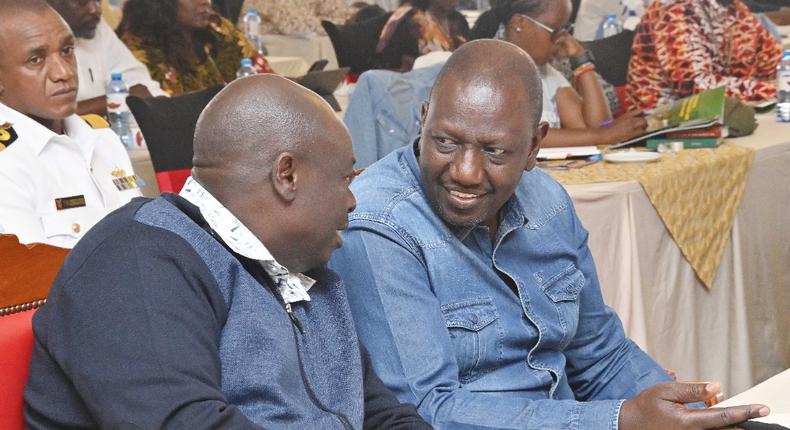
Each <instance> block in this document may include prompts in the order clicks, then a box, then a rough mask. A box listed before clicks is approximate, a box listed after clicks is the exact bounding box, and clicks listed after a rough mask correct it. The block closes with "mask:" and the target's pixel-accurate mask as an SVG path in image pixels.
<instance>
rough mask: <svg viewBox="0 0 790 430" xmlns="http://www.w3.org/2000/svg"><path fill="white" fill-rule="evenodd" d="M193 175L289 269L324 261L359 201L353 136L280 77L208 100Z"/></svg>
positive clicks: (249, 82)
mask: <svg viewBox="0 0 790 430" xmlns="http://www.w3.org/2000/svg"><path fill="white" fill-rule="evenodd" d="M193 164H194V169H193V171H192V174H193V176H194V178H195V179H196V180H197V181H198V182H199V183H200V184H201V185H203V187H205V188H206V189H207V190H208V191H209V192H210V193H211V194H212V195H213V196H214V197H215V198H216V199H217V200H219V201H220V203H222V204H223V206H225V207H226V208H227V209H228V210H230V212H231V213H233V214H234V215H235V216H236V217H237V218H238V219H239V220H240V221H241V222H242V223H243V224H244V225H245V226H246V227H247V228H248V229H249V230H250V231H251V232H252V233H253V234H255V236H256V237H258V239H259V240H261V242H263V243H264V245H265V246H266V247H267V248H268V249H269V251H270V252H271V253H272V255H273V256H274V257H275V258H276V259H277V260H278V261H279V262H280V263H281V264H283V265H285V267H287V268H288V269H290V270H292V271H297V272H303V271H306V270H310V269H314V268H317V267H319V266H322V265H324V264H325V263H326V262H327V261H328V260H329V256H330V254H331V252H332V251H333V250H334V249H336V248H337V247H338V246H340V243H341V241H340V236H339V234H338V231H339V230H342V229H343V228H345V227H346V225H347V223H348V212H350V211H351V210H353V208H354V206H355V205H356V202H355V201H354V196H353V195H352V194H351V191H350V190H349V189H348V185H349V183H350V179H351V178H352V177H353V174H354V169H353V166H354V153H353V150H352V148H351V138H350V136H349V135H348V131H347V130H346V128H345V126H344V125H343V123H342V122H340V120H339V119H338V118H337V116H336V115H335V113H334V112H333V111H332V108H331V107H329V104H328V103H327V102H326V101H324V100H323V99H322V98H321V97H319V96H318V95H317V94H315V93H314V92H312V91H310V90H308V89H306V88H304V87H302V86H300V85H297V84H295V83H294V82H291V81H289V80H288V79H285V78H282V77H279V76H275V75H268V74H265V75H256V76H250V77H247V78H243V79H238V80H236V81H233V82H231V83H230V84H229V85H228V86H227V87H225V88H224V89H223V90H222V91H220V92H219V94H217V96H216V97H215V98H214V99H213V100H212V101H211V102H210V103H209V104H208V106H206V108H205V109H204V110H203V113H202V114H201V115H200V118H199V119H198V123H197V127H196V130H195V142H194V158H193Z"/></svg>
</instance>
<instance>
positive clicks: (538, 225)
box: [331, 145, 669, 430]
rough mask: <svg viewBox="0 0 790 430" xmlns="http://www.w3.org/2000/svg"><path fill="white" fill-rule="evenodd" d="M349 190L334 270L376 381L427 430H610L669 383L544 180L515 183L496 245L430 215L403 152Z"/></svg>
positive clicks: (558, 195)
mask: <svg viewBox="0 0 790 430" xmlns="http://www.w3.org/2000/svg"><path fill="white" fill-rule="evenodd" d="M351 188H352V190H353V192H354V195H355V196H356V199H357V208H356V210H355V211H354V212H353V213H351V214H350V216H349V221H350V224H349V227H348V229H347V230H346V231H345V232H344V234H343V239H344V244H343V247H342V248H340V249H339V250H338V251H336V252H335V254H334V255H333V257H332V261H331V266H332V268H333V269H335V270H336V271H338V272H340V274H341V276H342V277H343V279H344V282H345V286H346V289H347V291H348V296H349V302H350V305H351V311H352V315H353V317H354V320H355V325H356V327H357V331H358V334H359V337H360V338H361V340H362V341H363V343H364V344H365V345H366V347H367V349H368V350H369V351H370V354H371V358H372V361H373V365H374V368H375V370H376V372H377V373H378V375H379V376H380V377H381V379H382V380H383V381H384V382H385V383H386V384H387V385H388V386H389V387H390V388H391V389H392V390H393V391H394V392H395V394H396V395H397V396H398V397H399V399H400V400H401V401H404V402H410V403H413V404H415V405H417V407H418V411H419V412H420V414H421V415H422V416H423V417H424V418H426V419H427V420H428V421H429V422H431V423H432V424H433V425H434V426H436V428H439V429H482V428H486V429H493V428H501V429H540V430H547V429H585V430H596V429H616V428H617V426H618V418H619V413H620V407H621V405H622V402H623V401H624V400H623V399H628V398H631V397H634V396H636V395H637V394H639V393H640V392H641V391H642V390H644V389H646V388H648V387H650V386H652V385H654V384H657V383H659V382H663V381H666V380H669V377H668V376H667V375H666V374H665V372H664V371H663V369H662V368H661V367H659V366H658V365H657V364H656V363H655V362H654V361H653V360H652V359H651V358H650V357H648V356H647V354H645V353H644V352H643V351H641V350H640V349H639V347H637V346H636V344H634V343H633V342H632V341H631V340H629V339H628V338H626V336H625V334H624V332H623V328H622V325H621V323H620V320H619V318H618V317H617V315H616V314H615V313H614V311H613V310H612V309H610V308H609V307H607V306H606V305H605V304H604V303H603V298H602V296H601V290H600V287H599V285H598V277H597V275H596V271H595V265H594V263H593V260H592V256H591V254H590V250H589V248H588V247H587V231H586V230H584V228H583V227H582V226H581V225H580V222H579V219H578V218H577V217H576V214H575V211H574V209H573V206H572V203H571V199H570V197H569V196H568V195H567V193H566V192H565V191H564V189H563V188H562V187H561V186H560V185H559V184H558V183H557V182H555V181H554V180H553V179H551V178H550V177H549V176H548V175H546V174H545V173H544V172H542V171H541V170H539V169H533V170H532V171H529V172H525V173H524V175H523V177H522V179H521V182H520V183H519V185H518V188H517V190H516V193H515V195H514V196H513V197H512V198H511V199H510V200H509V201H508V202H507V203H506V205H505V207H504V208H503V210H502V211H501V212H502V213H501V214H500V219H501V223H500V227H499V230H498V232H497V233H496V245H495V246H492V244H491V241H490V239H489V235H488V228H487V227H485V226H482V225H481V226H477V227H475V228H471V229H458V228H450V227H448V226H447V225H446V224H445V223H444V222H443V221H442V219H441V218H439V216H438V215H437V214H436V213H435V212H434V210H433V209H432V207H431V205H430V204H429V202H428V201H427V200H426V197H425V194H424V193H423V191H422V188H421V180H420V174H419V167H418V164H417V158H416V156H415V154H414V151H413V149H412V146H411V145H409V146H407V147H404V148H401V149H398V150H396V151H394V152H393V153H391V154H389V155H388V156H387V157H385V158H384V159H382V160H381V161H379V162H378V163H376V164H374V165H373V166H371V167H369V168H368V169H367V170H366V171H365V172H364V173H363V174H362V175H360V176H359V177H358V178H357V180H356V181H354V183H353V184H352V185H351ZM505 279H507V280H512V283H513V285H514V288H517V289H518V295H516V294H515V293H514V291H513V290H512V289H511V287H510V286H508V283H507V282H508V281H506V280H505ZM577 400H578V401H577Z"/></svg>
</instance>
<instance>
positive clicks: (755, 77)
mask: <svg viewBox="0 0 790 430" xmlns="http://www.w3.org/2000/svg"><path fill="white" fill-rule="evenodd" d="M781 56H782V47H781V44H780V43H779V42H778V41H777V40H775V39H774V38H773V37H772V36H771V34H770V33H769V32H768V31H767V30H766V29H765V27H763V25H762V24H761V23H760V21H759V20H758V19H757V17H755V16H754V15H753V14H752V13H751V12H750V11H749V9H748V8H747V7H746V6H745V5H744V4H743V3H741V1H740V0H734V1H733V2H732V4H730V5H729V6H724V5H721V4H720V3H719V2H718V1H716V0H654V1H653V3H652V4H650V6H648V8H647V10H646V11H645V14H644V16H643V17H642V21H641V23H640V24H639V27H637V29H636V34H635V37H634V44H633V48H632V55H631V61H630V63H629V66H628V82H627V83H626V90H627V94H628V100H627V101H628V102H629V103H630V104H631V106H635V107H637V108H640V109H647V108H651V107H654V106H656V105H660V104H664V103H667V102H669V101H671V100H676V99H679V98H682V97H687V96H689V95H692V94H694V93H697V92H700V91H703V90H707V89H711V88H716V87H719V86H722V85H726V86H727V95H731V96H735V97H738V98H740V99H741V100H746V101H760V100H766V99H771V98H773V97H775V95H776V88H775V86H774V82H773V80H774V78H775V73H776V65H777V64H778V63H779V61H780V60H781Z"/></svg>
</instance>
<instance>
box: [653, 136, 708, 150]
mask: <svg viewBox="0 0 790 430" xmlns="http://www.w3.org/2000/svg"><path fill="white" fill-rule="evenodd" d="M672 142H683V148H684V149H694V148H718V147H719V144H721V138H719V137H679V138H674V139H671V138H666V137H654V138H652V139H647V144H646V145H645V146H646V147H647V148H648V149H656V148H658V145H660V144H662V143H663V144H666V145H669V144H670V143H672Z"/></svg>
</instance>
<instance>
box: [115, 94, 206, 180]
mask: <svg viewBox="0 0 790 430" xmlns="http://www.w3.org/2000/svg"><path fill="white" fill-rule="evenodd" d="M221 89H222V87H221V86H219V85H218V86H214V87H211V88H207V89H205V90H200V91H195V92H193V93H189V94H183V95H180V96H176V97H170V98H168V97H153V98H145V99H144V98H140V97H135V96H129V97H127V98H126V103H127V104H128V105H129V110H131V111H132V114H133V115H134V118H135V119H136V120H137V124H138V125H139V126H140V130H141V131H142V132H143V136H145V142H146V145H148V152H149V153H150V154H151V163H152V164H153V165H154V172H155V173H156V182H157V183H158V184H159V190H160V191H162V192H163V193H164V192H172V193H177V192H179V191H181V187H183V186H184V182H186V180H187V177H189V175H190V171H191V169H192V141H193V139H194V137H195V125H197V120H198V117H199V116H200V113H201V112H203V108H205V107H206V105H207V104H208V102H209V101H211V99H213V98H214V96H215V95H217V93H218V92H219V91H220V90H221Z"/></svg>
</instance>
